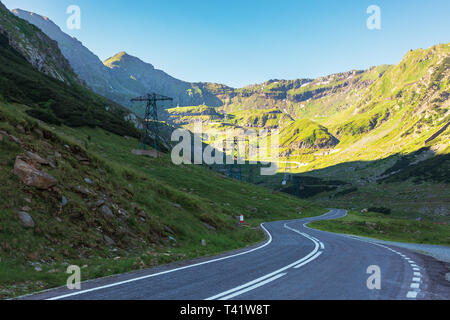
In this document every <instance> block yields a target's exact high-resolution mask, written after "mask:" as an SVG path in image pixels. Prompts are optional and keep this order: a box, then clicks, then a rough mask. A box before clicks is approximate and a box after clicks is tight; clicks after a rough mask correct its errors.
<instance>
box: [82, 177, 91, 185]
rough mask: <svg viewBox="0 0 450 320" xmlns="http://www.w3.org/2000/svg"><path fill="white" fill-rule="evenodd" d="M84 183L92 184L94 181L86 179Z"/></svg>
mask: <svg viewBox="0 0 450 320" xmlns="http://www.w3.org/2000/svg"><path fill="white" fill-rule="evenodd" d="M84 182H86V183H88V184H92V183H93V182H92V180H91V179H89V178H84Z"/></svg>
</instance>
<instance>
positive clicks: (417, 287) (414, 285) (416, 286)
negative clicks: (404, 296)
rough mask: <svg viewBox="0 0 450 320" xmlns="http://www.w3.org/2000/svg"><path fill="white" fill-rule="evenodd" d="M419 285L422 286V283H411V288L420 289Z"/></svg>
mask: <svg viewBox="0 0 450 320" xmlns="http://www.w3.org/2000/svg"><path fill="white" fill-rule="evenodd" d="M419 286H420V284H419V283H417V282H413V283H411V288H413V289H419Z"/></svg>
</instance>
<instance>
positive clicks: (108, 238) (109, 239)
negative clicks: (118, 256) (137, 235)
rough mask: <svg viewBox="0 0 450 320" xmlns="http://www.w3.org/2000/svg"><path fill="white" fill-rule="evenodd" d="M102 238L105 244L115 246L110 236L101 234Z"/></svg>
mask: <svg viewBox="0 0 450 320" xmlns="http://www.w3.org/2000/svg"><path fill="white" fill-rule="evenodd" d="M103 240H105V242H106V244H107V245H109V246H115V245H116V242H115V241H114V240H113V239H111V238H110V237H108V236H107V235H103Z"/></svg>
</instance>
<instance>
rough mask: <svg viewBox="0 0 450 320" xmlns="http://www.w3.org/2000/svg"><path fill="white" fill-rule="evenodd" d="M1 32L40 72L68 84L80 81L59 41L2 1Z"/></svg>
mask: <svg viewBox="0 0 450 320" xmlns="http://www.w3.org/2000/svg"><path fill="white" fill-rule="evenodd" d="M0 34H1V35H3V36H4V37H6V38H7V42H8V44H9V45H11V46H12V47H13V48H14V49H16V50H17V51H20V52H21V53H22V54H23V56H24V57H25V59H26V60H27V61H28V62H29V63H30V64H31V65H33V67H34V68H36V69H37V70H39V71H40V72H43V73H44V74H47V75H49V76H51V77H53V78H55V79H58V80H61V81H63V82H66V83H67V84H71V83H74V82H79V80H78V78H77V76H76V74H75V73H74V71H73V70H72V68H71V67H70V65H69V63H68V61H67V60H66V59H65V58H64V56H62V55H61V53H60V51H59V48H58V44H57V42H56V41H53V40H51V39H50V38H49V37H48V36H47V35H46V34H44V33H43V32H41V31H40V30H39V29H38V28H36V27H35V26H33V25H31V24H29V23H26V22H25V21H23V20H22V19H19V18H17V17H15V16H14V15H12V14H11V13H10V12H9V11H8V9H7V8H6V7H5V6H4V5H3V4H1V3H0Z"/></svg>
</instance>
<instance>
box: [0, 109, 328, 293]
mask: <svg viewBox="0 0 450 320" xmlns="http://www.w3.org/2000/svg"><path fill="white" fill-rule="evenodd" d="M26 110H27V107H26V106H23V105H18V104H8V103H0V130H2V131H3V132H6V133H7V135H5V134H3V138H2V139H1V141H0V169H1V170H0V179H1V181H2V183H1V184H0V298H9V297H14V296H18V295H23V294H27V293H30V292H35V291H39V290H43V289H48V288H52V287H57V286H61V285H64V284H65V282H66V280H67V277H68V275H67V274H66V270H67V267H68V266H69V265H78V266H80V267H82V280H88V279H93V278H98V277H103V276H109V275H113V274H118V273H124V272H128V271H133V270H139V269H144V268H149V267H153V266H157V265H161V264H166V263H170V262H173V261H181V260H186V259H192V258H196V257H201V256H208V255H213V254H217V253H221V252H225V251H229V250H234V249H238V248H243V247H246V246H249V245H253V244H255V243H257V242H260V241H262V240H263V239H264V234H263V232H262V231H261V230H259V229H258V228H257V227H258V225H259V224H260V223H261V222H262V221H273V220H283V219H293V218H298V217H300V216H299V214H298V212H299V211H302V216H301V217H305V216H314V215H319V214H323V213H324V212H325V211H326V209H323V208H321V207H319V206H317V205H312V204H310V203H309V202H306V201H303V200H300V199H298V198H295V197H292V196H289V195H286V194H282V193H279V192H274V191H272V190H269V189H265V188H262V187H258V186H255V185H252V184H248V183H241V182H239V181H236V180H233V179H229V178H226V177H224V176H222V175H220V174H218V173H216V172H213V171H211V170H208V169H206V168H204V167H202V166H193V165H184V166H176V165H173V164H172V162H171V160H170V157H169V156H168V155H166V156H164V157H162V158H159V159H151V158H147V157H141V156H136V155H133V154H132V153H131V150H132V149H134V148H137V146H138V144H139V143H138V141H137V140H136V139H134V138H130V137H120V136H118V135H115V134H113V133H111V132H108V131H106V130H103V129H101V128H96V129H93V128H76V129H74V128H70V127H66V126H54V127H51V126H48V125H46V124H45V123H42V122H39V121H36V120H35V119H32V118H30V117H28V116H27V115H26V113H25V111H26ZM9 136H14V137H15V138H17V139H20V141H21V143H17V142H15V141H14V140H13V139H11V138H10V137H9ZM27 151H31V152H33V153H35V154H38V155H39V156H41V157H42V158H45V159H47V160H49V161H51V162H52V163H53V164H54V165H53V166H47V165H42V166H39V169H40V170H42V171H45V172H47V173H49V174H51V175H52V176H53V177H55V178H56V180H57V186H56V188H53V189H52V190H37V189H35V188H33V187H30V186H27V185H24V184H23V183H22V182H21V181H20V180H19V178H18V177H17V176H15V175H14V174H13V173H12V169H13V167H14V162H15V159H16V157H17V156H18V155H25V154H26V152H27ZM86 178H88V180H86ZM88 181H89V182H88ZM80 188H81V189H80ZM83 189H88V191H89V192H84V193H83V192H81V191H80V190H83ZM63 196H64V197H65V198H66V199H67V204H66V205H64V206H62V205H61V199H62V197H63ZM99 200H103V201H104V202H105V205H107V206H108V207H109V208H110V210H111V212H112V215H110V214H109V215H105V214H104V212H102V211H101V210H100V208H99V207H98V206H97V205H95V204H96V203H97V202H98V201H99ZM25 207H29V208H28V209H27V210H28V212H29V214H30V216H31V217H32V218H33V220H34V222H35V227H34V228H25V227H24V226H22V224H21V223H20V220H19V218H18V213H17V212H18V211H23V210H24V208H25ZM142 211H144V212H145V214H144V215H142V214H141V213H142ZM240 214H243V215H244V216H245V218H246V222H247V224H246V225H245V226H241V225H239V222H238V220H237V219H236V216H239V215H240ZM108 240H113V243H112V244H111V241H108ZM202 240H205V241H206V246H203V245H202Z"/></svg>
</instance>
